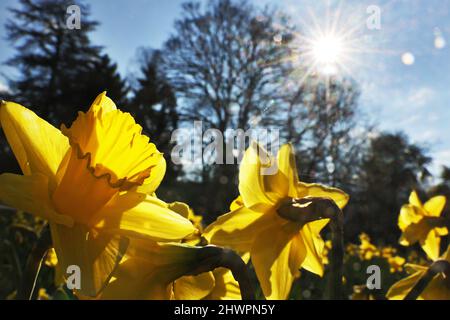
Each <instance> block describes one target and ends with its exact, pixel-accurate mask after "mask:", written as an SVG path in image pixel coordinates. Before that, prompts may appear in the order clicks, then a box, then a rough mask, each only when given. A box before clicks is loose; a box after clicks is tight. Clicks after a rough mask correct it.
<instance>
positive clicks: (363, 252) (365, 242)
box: [359, 233, 380, 260]
mask: <svg viewBox="0 0 450 320" xmlns="http://www.w3.org/2000/svg"><path fill="white" fill-rule="evenodd" d="M359 240H360V241H361V244H360V245H359V256H360V258H361V260H370V259H372V258H373V257H378V256H380V252H379V250H378V248H377V247H376V246H375V245H373V244H372V243H371V242H370V237H369V236H368V235H367V234H365V233H361V234H360V235H359Z"/></svg>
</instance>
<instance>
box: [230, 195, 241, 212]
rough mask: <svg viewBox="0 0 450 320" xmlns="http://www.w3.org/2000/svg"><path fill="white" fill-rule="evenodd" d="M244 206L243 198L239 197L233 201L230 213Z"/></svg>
mask: <svg viewBox="0 0 450 320" xmlns="http://www.w3.org/2000/svg"><path fill="white" fill-rule="evenodd" d="M243 206H244V202H243V201H242V197H241V196H238V197H237V198H236V199H234V200H233V202H231V204H230V211H234V210H236V209H239V208H240V207H243Z"/></svg>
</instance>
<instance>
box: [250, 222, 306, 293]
mask: <svg viewBox="0 0 450 320" xmlns="http://www.w3.org/2000/svg"><path fill="white" fill-rule="evenodd" d="M297 232H298V228H296V225H295V224H292V223H287V224H285V225H281V224H278V225H273V226H271V227H269V228H267V229H265V230H263V231H262V232H260V233H259V234H258V236H257V237H256V239H255V243H254V245H253V247H252V249H251V259H252V263H253V266H254V267H255V272H256V275H257V277H258V280H259V283H260V284H261V288H262V291H263V293H264V296H265V297H266V299H268V300H283V299H287V298H288V297H289V293H290V291H291V287H292V283H293V281H294V279H295V277H296V276H297V274H298V270H292V269H293V268H292V267H293V266H294V265H296V264H297V263H298V266H300V265H301V262H302V261H300V260H301V256H297V259H296V260H297V261H295V263H294V261H293V260H292V258H293V256H292V254H293V253H291V248H292V239H293V237H294V235H295V234H296V233H297ZM295 248H297V246H294V250H295Z"/></svg>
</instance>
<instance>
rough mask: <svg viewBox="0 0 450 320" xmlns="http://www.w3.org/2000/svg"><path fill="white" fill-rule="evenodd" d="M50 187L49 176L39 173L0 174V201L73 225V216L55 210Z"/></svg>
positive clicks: (45, 217)
mask: <svg viewBox="0 0 450 320" xmlns="http://www.w3.org/2000/svg"><path fill="white" fill-rule="evenodd" d="M48 189H49V187H48V178H47V177H46V176H44V175H42V174H39V173H36V174H32V175H26V176H22V175H16V174H10V173H4V174H2V175H0V202H3V203H4V204H6V205H7V206H10V207H12V208H16V209H18V210H22V211H25V212H28V213H32V214H35V215H37V216H39V217H42V218H44V219H47V220H50V221H53V222H56V223H60V224H64V225H67V226H71V225H72V224H73V220H72V218H70V217H69V216H66V215H62V214H58V213H57V212H55V211H54V210H53V208H52V206H51V204H50V199H49V195H48Z"/></svg>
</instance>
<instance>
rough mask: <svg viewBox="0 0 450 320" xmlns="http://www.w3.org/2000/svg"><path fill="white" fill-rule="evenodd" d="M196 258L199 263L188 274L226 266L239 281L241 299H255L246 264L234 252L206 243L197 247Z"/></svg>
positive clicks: (196, 273)
mask: <svg viewBox="0 0 450 320" xmlns="http://www.w3.org/2000/svg"><path fill="white" fill-rule="evenodd" d="M198 258H199V262H200V263H199V265H197V266H196V267H195V268H194V269H193V270H191V272H190V273H189V274H190V275H198V274H200V273H203V272H209V271H213V270H214V269H216V268H220V267H222V268H227V269H229V270H230V271H231V273H232V274H233V277H234V279H235V280H236V281H237V282H238V283H239V288H240V290H241V296H242V300H255V290H254V288H253V285H252V282H251V280H250V276H249V273H248V268H247V265H246V264H245V262H244V261H243V260H242V259H241V257H240V256H239V255H238V254H237V253H236V252H234V251H233V250H230V249H226V248H220V247H216V246H212V245H208V246H206V247H202V248H201V249H199V256H198Z"/></svg>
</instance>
